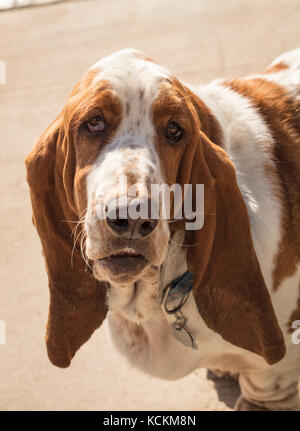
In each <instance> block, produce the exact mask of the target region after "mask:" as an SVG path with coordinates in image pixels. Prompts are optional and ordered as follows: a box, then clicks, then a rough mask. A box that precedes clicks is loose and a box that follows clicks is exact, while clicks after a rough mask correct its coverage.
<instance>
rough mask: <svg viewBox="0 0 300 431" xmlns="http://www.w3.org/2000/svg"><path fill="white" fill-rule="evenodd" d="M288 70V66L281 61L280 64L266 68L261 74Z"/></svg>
mask: <svg viewBox="0 0 300 431" xmlns="http://www.w3.org/2000/svg"><path fill="white" fill-rule="evenodd" d="M288 68H289V67H288V65H287V64H285V63H283V62H282V61H281V62H280V63H277V64H274V65H273V66H270V67H268V68H267V69H266V70H264V71H263V73H276V72H281V71H282V70H286V69H288Z"/></svg>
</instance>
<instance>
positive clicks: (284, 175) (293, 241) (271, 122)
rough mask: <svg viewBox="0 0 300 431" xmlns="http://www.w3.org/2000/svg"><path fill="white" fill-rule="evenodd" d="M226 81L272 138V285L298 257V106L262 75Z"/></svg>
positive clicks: (290, 270)
mask: <svg viewBox="0 0 300 431" xmlns="http://www.w3.org/2000/svg"><path fill="white" fill-rule="evenodd" d="M227 85H228V86H229V87H230V88H232V89H233V90H235V91H237V92H238V93H240V94H242V95H244V96H246V97H248V98H249V99H250V100H251V101H252V103H253V104H254V105H255V106H256V107H257V108H258V110H259V112H260V114H261V115H262V116H263V118H264V120H265V121H266V123H267V125H268V127H269V128H270V131H271V133H272V135H273V138H274V149H273V159H274V161H275V164H276V169H277V172H276V173H277V175H276V176H275V177H274V181H276V182H277V181H278V179H279V182H280V190H279V191H278V193H279V195H280V196H281V200H282V204H283V211H284V214H283V219H282V240H281V244H280V246H279V252H278V256H277V259H276V265H275V269H274V273H273V287H274V289H277V288H278V286H279V285H280V283H281V282H282V281H283V280H284V279H285V278H286V277H290V276H292V275H293V274H294V273H295V271H296V266H297V264H298V263H299V261H300V189H299V184H300V127H299V118H300V117H299V110H298V107H297V105H296V104H295V102H294V101H293V100H292V99H291V98H290V97H289V95H288V93H287V92H286V91H285V90H284V88H282V87H281V86H279V85H277V84H275V83H273V82H269V81H265V80H263V79H251V80H238V79H235V80H232V81H227Z"/></svg>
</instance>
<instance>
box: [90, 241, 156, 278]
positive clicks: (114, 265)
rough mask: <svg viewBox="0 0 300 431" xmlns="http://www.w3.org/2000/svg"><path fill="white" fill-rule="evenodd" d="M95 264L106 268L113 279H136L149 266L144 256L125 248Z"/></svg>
mask: <svg viewBox="0 0 300 431" xmlns="http://www.w3.org/2000/svg"><path fill="white" fill-rule="evenodd" d="M97 262H98V265H100V266H102V267H103V268H106V270H108V271H109V273H110V274H111V275H112V276H113V277H117V278H118V277H122V276H125V275H126V276H129V277H136V276H138V274H140V273H141V272H142V271H143V270H144V269H145V268H146V267H147V266H148V265H149V264H150V262H149V261H148V259H146V258H145V256H143V255H142V254H140V253H137V252H136V251H135V250H132V249H128V248H127V247H126V248H125V249H121V250H118V251H116V252H115V253H113V254H111V255H109V256H107V257H104V258H103V259H98V261H97ZM97 262H96V264H97Z"/></svg>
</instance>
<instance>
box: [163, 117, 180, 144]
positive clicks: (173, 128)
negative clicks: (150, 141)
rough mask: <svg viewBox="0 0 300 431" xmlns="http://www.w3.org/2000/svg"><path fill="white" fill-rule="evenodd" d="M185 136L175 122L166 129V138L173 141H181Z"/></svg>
mask: <svg viewBox="0 0 300 431" xmlns="http://www.w3.org/2000/svg"><path fill="white" fill-rule="evenodd" d="M182 135H183V130H182V128H181V127H180V126H179V124H177V123H176V122H175V121H170V122H169V124H168V125H167V128H166V137H167V138H168V139H170V140H172V141H175V142H177V141H179V139H181V137H182Z"/></svg>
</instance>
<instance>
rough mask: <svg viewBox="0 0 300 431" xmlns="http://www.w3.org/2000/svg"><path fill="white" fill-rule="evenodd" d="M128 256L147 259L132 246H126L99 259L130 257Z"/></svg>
mask: <svg viewBox="0 0 300 431" xmlns="http://www.w3.org/2000/svg"><path fill="white" fill-rule="evenodd" d="M128 258H143V259H146V258H145V256H143V255H142V254H141V253H138V252H136V251H135V250H134V249H133V248H131V247H125V248H122V249H120V250H117V251H116V252H114V253H112V254H110V255H108V256H106V257H103V258H102V259H99V260H100V261H104V260H110V259H128Z"/></svg>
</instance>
